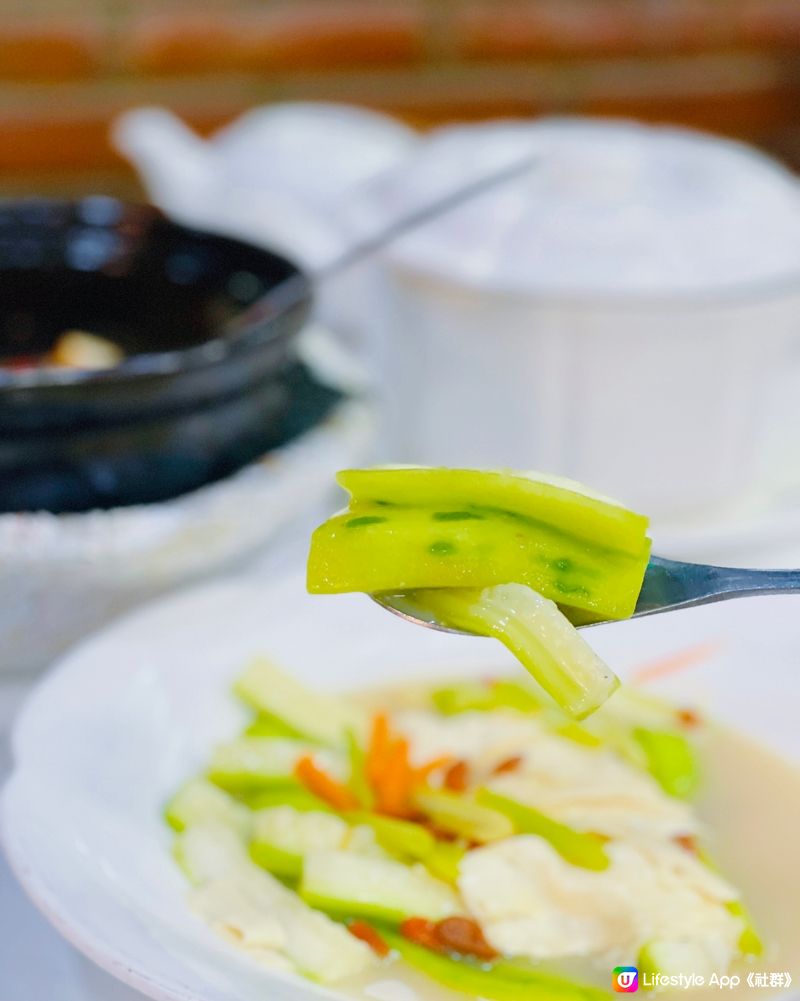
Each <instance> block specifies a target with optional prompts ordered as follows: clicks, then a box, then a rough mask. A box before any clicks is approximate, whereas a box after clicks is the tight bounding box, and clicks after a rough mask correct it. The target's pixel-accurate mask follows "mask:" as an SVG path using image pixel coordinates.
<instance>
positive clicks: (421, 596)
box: [408, 584, 619, 718]
mask: <svg viewBox="0 0 800 1001" xmlns="http://www.w3.org/2000/svg"><path fill="white" fill-rule="evenodd" d="M408 600H409V602H410V603H411V605H412V606H417V607H418V608H420V609H422V610H423V611H426V612H429V613H432V614H433V615H434V616H435V617H436V618H437V619H438V620H439V621H440V622H442V623H444V624H446V625H451V626H454V627H456V628H459V629H467V630H469V631H471V632H476V633H481V634H482V635H485V636H494V637H495V638H496V639H499V640H500V641H501V642H502V643H504V644H505V645H506V646H507V647H508V648H509V650H511V652H512V653H513V654H514V655H515V656H516V657H517V659H518V660H519V661H521V663H522V664H523V665H524V666H525V667H526V668H527V669H528V670H529V671H530V672H531V674H532V675H533V677H534V678H535V679H536V681H537V682H538V683H539V684H540V685H541V686H542V688H543V689H544V690H545V691H546V692H547V693H548V695H550V696H551V698H553V699H554V700H555V702H556V703H557V704H558V705H559V706H560V707H561V708H562V709H563V710H564V711H565V712H567V713H569V714H570V715H571V716H575V717H577V718H581V717H583V716H586V715H588V714H589V713H591V712H593V711H594V710H595V709H596V708H597V707H598V706H600V705H602V703H603V702H604V701H605V700H606V699H607V698H608V697H609V696H610V695H611V694H612V693H613V692H614V691H615V689H616V688H617V687H618V685H619V681H618V679H617V677H616V676H615V675H614V674H613V672H612V671H610V670H609V668H608V667H607V666H606V665H605V664H604V663H603V661H602V660H600V658H599V657H598V656H597V654H596V653H595V652H594V651H593V650H592V648H591V647H590V646H589V645H588V643H586V641H585V640H584V639H583V638H582V637H581V635H580V634H579V633H578V632H576V630H575V629H574V628H573V627H572V625H571V624H570V623H569V622H568V621H567V619H566V618H565V617H564V615H563V614H562V613H561V612H560V611H559V609H558V608H557V607H556V605H555V604H554V603H553V602H552V601H549V600H548V599H547V598H543V597H542V596H541V595H540V594H537V593H536V592H535V591H532V590H531V589H530V588H529V587H525V586H524V585H522V584H501V585H498V586H497V587H491V588H486V589H485V590H483V591H475V590H472V589H470V588H434V589H431V590H425V591H413V592H410V593H409V595H408Z"/></svg>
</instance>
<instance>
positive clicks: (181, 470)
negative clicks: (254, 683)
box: [0, 196, 309, 512]
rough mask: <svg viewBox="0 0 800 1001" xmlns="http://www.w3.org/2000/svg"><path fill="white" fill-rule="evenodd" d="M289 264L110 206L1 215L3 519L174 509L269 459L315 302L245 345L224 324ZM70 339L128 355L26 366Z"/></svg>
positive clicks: (46, 204)
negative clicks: (145, 506) (300, 337)
mask: <svg viewBox="0 0 800 1001" xmlns="http://www.w3.org/2000/svg"><path fill="white" fill-rule="evenodd" d="M298 274H299V271H298V269H297V268H296V267H295V266H294V265H293V264H292V263H290V262H289V261H288V260H286V259H285V258H283V257H280V256H278V255H277V254H273V253H270V252H269V251H267V250H263V249H257V248H255V247H252V246H249V245H248V244H246V243H241V242H239V241H237V240H232V239H227V238H225V237H220V236H214V235H211V234H208V233H204V232H201V231H199V230H192V229H188V228H186V227H184V226H180V225H177V224H176V223H173V222H170V221H168V220H167V219H166V218H165V217H164V216H163V215H162V214H161V213H160V212H159V211H158V210H156V209H154V208H152V207H148V206H141V205H127V204H124V203H122V202H119V201H117V200H115V199H112V198H107V197H96V196H95V197H88V198H84V199H82V200H79V201H75V202H62V201H52V200H41V199H32V200H24V201H20V202H8V203H5V204H4V205H3V206H1V207H0V304H2V305H1V306H0V428H2V431H3V435H2V439H3V440H2V445H1V446H0V479H1V480H2V484H3V486H2V488H1V489H0V510H11V511H15V510H17V511H18V510H38V509H45V510H50V511H54V512H61V511H84V510H90V509H92V508H110V507H117V506H121V505H125V504H136V503H147V502H152V501H157V500H163V499H165V498H167V497H175V496H178V495H179V494H181V493H185V492H186V491H188V490H191V489H195V488H197V487H199V486H201V485H202V484H204V483H207V482H210V481H212V480H215V479H219V478H220V477H222V476H225V475H227V474H229V473H231V472H232V471H234V470H235V469H237V468H241V467H242V466H243V465H245V464H246V463H247V462H249V461H251V460H252V459H254V458H255V457H256V456H257V455H259V454H263V453H264V452H265V451H266V450H267V449H268V448H270V447H272V446H274V445H275V444H277V443H280V442H279V441H276V429H277V428H278V427H279V422H280V420H281V419H282V418H283V416H284V415H285V413H286V411H287V409H288V408H289V407H290V406H291V405H292V404H293V403H294V396H296V395H297V394H296V391H295V390H296V384H297V382H298V380H302V376H303V372H302V370H300V369H298V366H297V359H296V357H295V355H294V352H293V348H294V338H295V335H296V334H297V333H298V331H299V330H300V328H301V326H302V324H303V321H304V320H305V318H306V316H307V314H308V309H309V303H308V302H307V301H304V302H300V303H297V304H296V305H295V306H294V308H292V309H289V310H287V311H285V312H284V313H282V314H281V315H279V316H276V317H274V318H273V319H272V320H271V321H270V322H269V323H268V324H264V325H262V327H261V328H260V329H259V331H258V332H257V333H256V334H255V335H253V336H250V335H248V336H247V337H238V338H236V337H229V336H226V334H225V330H224V328H225V324H226V322H227V321H228V320H230V319H231V318H233V317H234V316H236V315H237V314H238V313H240V312H241V311H242V310H243V309H244V308H245V307H247V306H248V305H249V304H251V303H252V302H253V301H254V300H256V299H257V298H258V297H259V295H260V294H262V293H263V292H264V291H265V290H266V289H268V288H269V287H271V286H272V285H275V284H278V283H280V282H281V281H283V280H285V279H287V278H290V277H293V276H296V275H298ZM71 330H79V331H89V332H90V333H92V334H96V335H100V336H101V337H103V338H104V339H106V340H108V341H110V342H111V343H112V344H113V345H114V346H115V347H116V348H118V349H120V350H121V352H122V354H123V359H122V361H121V362H120V363H119V364H117V365H116V366H114V367H107V368H102V369H98V370H90V369H86V368H71V367H60V368H59V367H54V366H52V365H49V364H47V365H41V364H35V363H34V364H27V363H26V360H27V359H34V361H35V360H36V359H38V358H40V357H41V356H43V355H46V354H47V352H48V351H50V350H51V349H52V347H53V345H54V344H56V343H57V342H58V339H59V338H60V337H61V336H62V335H63V334H64V333H65V332H66V331H71Z"/></svg>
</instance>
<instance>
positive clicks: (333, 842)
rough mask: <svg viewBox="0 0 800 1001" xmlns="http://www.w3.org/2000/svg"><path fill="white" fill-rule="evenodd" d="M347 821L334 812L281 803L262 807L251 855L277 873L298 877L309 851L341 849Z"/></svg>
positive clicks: (346, 832) (258, 814)
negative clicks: (295, 807)
mask: <svg viewBox="0 0 800 1001" xmlns="http://www.w3.org/2000/svg"><path fill="white" fill-rule="evenodd" d="M348 833H349V827H348V825H347V823H345V821H344V820H342V819H341V818H339V817H337V816H335V815H333V814H331V813H321V812H320V813H317V812H315V811H301V810H295V809H293V808H292V807H291V806H277V807H272V808H270V809H266V810H259V811H258V813H256V814H255V817H254V820H253V833H252V841H251V842H250V857H251V858H252V859H253V861H254V862H257V863H258V864H259V865H260V866H262V867H263V868H264V869H267V870H269V871H270V872H272V873H274V874H275V875H276V876H283V877H287V878H290V879H297V878H299V876H300V873H301V872H302V868H303V858H304V856H306V855H307V854H308V853H309V852H312V851H320V850H322V849H327V848H331V849H337V848H339V847H340V846H341V845H342V844H343V842H344V840H345V838H346V836H347V835H348Z"/></svg>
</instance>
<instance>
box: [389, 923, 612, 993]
mask: <svg viewBox="0 0 800 1001" xmlns="http://www.w3.org/2000/svg"><path fill="white" fill-rule="evenodd" d="M381 934H382V935H383V936H384V938H385V939H386V942H387V944H388V945H390V946H391V947H392V948H393V949H395V950H396V951H397V952H398V953H399V954H400V955H401V956H402V958H403V959H404V960H405V961H406V962H407V963H408V964H409V966H413V967H414V968H415V969H417V970H419V971H420V972H421V973H424V974H426V976H428V977H430V978H431V979H432V980H435V981H436V982H437V983H440V984H442V985H443V986H444V987H449V988H450V990H453V991H460V992H461V993H462V994H468V995H471V996H472V997H480V998H486V999H488V1001H607V999H608V997H609V995H608V994H606V993H605V992H604V991H601V990H598V989H597V988H595V987H590V986H588V985H586V984H580V983H574V982H572V981H570V980H566V979H563V978H562V977H558V976H555V975H554V974H551V973H545V972H543V971H540V970H537V969H535V968H533V967H524V966H522V965H521V964H520V965H516V964H512V963H508V962H504V961H500V962H498V963H494V964H487V963H480V964H479V963H478V962H474V961H471V960H468V959H455V958H453V957H452V956H446V955H442V954H440V953H436V952H432V951H431V950H430V949H426V948H424V947H423V946H421V945H417V944H416V943H414V942H409V941H408V939H406V938H404V937H403V936H402V935H399V934H398V933H397V932H395V931H393V930H392V929H390V928H387V929H381Z"/></svg>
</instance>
